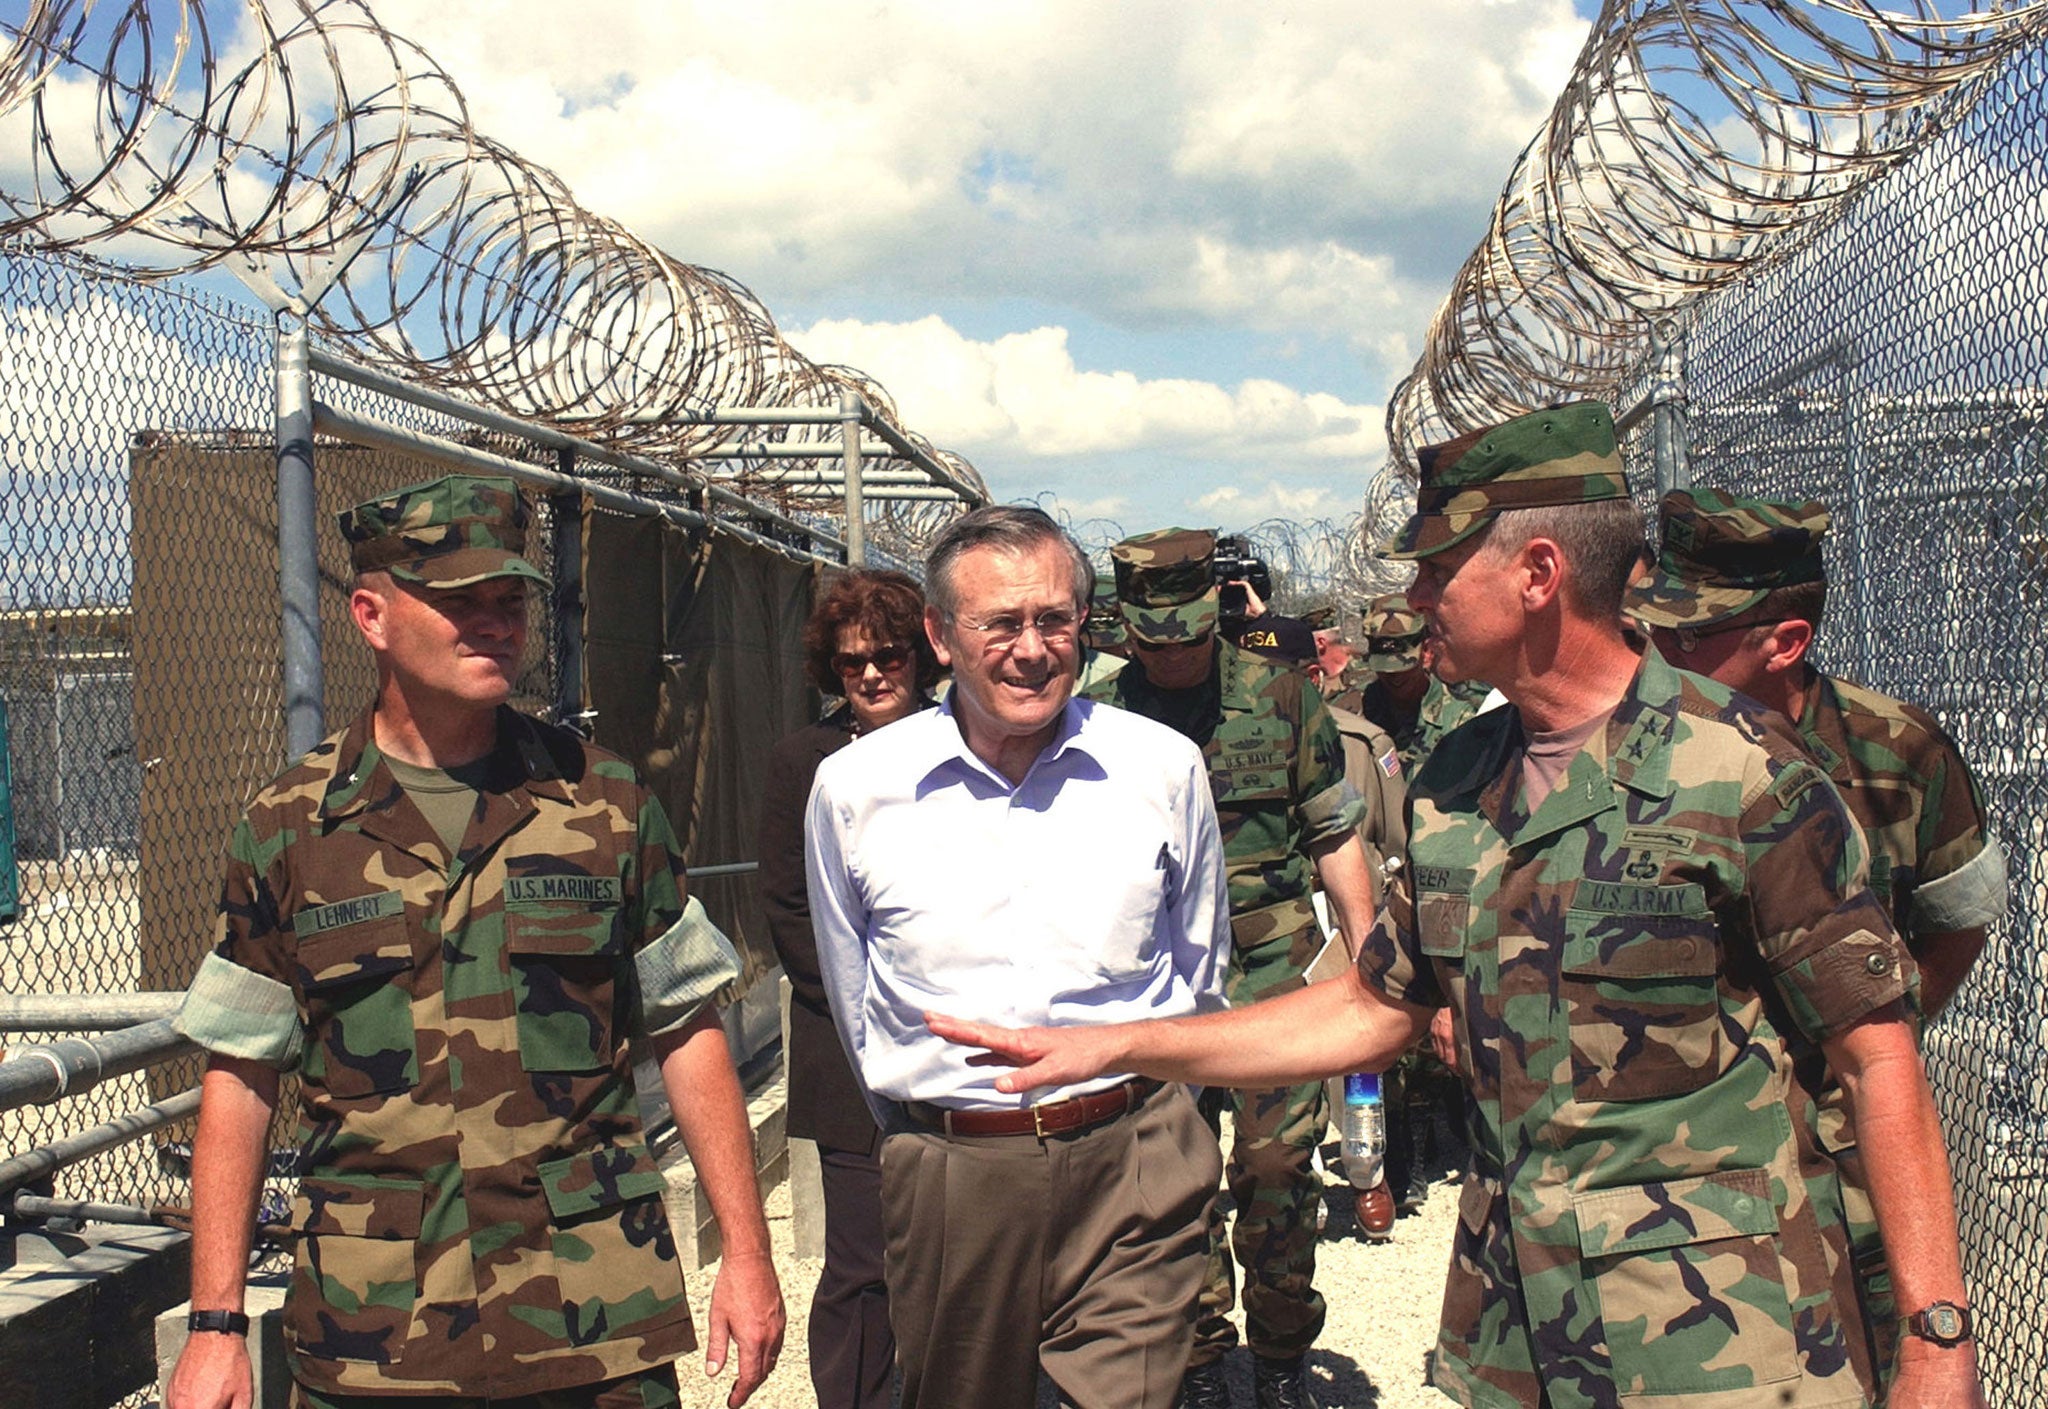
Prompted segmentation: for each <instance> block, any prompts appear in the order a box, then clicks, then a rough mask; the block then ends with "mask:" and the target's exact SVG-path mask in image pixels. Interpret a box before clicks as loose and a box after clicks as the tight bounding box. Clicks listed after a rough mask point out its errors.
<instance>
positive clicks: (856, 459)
mask: <svg viewBox="0 0 2048 1409" xmlns="http://www.w3.org/2000/svg"><path fill="white" fill-rule="evenodd" d="M861 410H862V404H861V399H860V397H859V396H857V395H856V394H855V393H853V392H851V391H842V392H840V393H839V443H840V445H841V446H842V447H843V449H844V463H845V466H846V564H847V566H848V567H856V568H859V567H866V566H867V563H868V529H867V523H866V518H865V511H864V510H863V509H862V507H861V489H862V485H861V482H860V470H861V465H860V419H861Z"/></svg>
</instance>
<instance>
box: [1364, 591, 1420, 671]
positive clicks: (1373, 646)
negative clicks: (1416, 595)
mask: <svg viewBox="0 0 2048 1409" xmlns="http://www.w3.org/2000/svg"><path fill="white" fill-rule="evenodd" d="M1359 624H1360V627H1361V628H1362V629H1363V631H1364V632H1365V663H1366V664H1367V665H1368V666H1370V667H1371V668H1372V670H1373V671H1374V673H1375V674H1379V675H1399V674H1401V673H1402V672H1403V671H1407V670H1419V669H1421V668H1422V636H1423V632H1424V631H1425V630H1426V629H1427V623H1425V622H1424V621H1423V619H1422V613H1421V612H1419V611H1417V610H1415V608H1413V607H1411V606H1409V605H1408V598H1407V596H1406V594H1404V593H1400V592H1389V593H1387V594H1386V595H1385V596H1383V597H1375V598H1373V599H1372V602H1371V604H1370V605H1369V606H1367V607H1366V609H1365V614H1364V616H1363V617H1361V618H1360V622H1359Z"/></svg>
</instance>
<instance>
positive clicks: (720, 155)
mask: <svg viewBox="0 0 2048 1409" xmlns="http://www.w3.org/2000/svg"><path fill="white" fill-rule="evenodd" d="M1582 8H1584V9H1585V10H1586V11H1587V13H1588V14H1590V12H1591V7H1590V6H1586V7H1582ZM374 9H375V11H376V13H377V15H378V16H379V18H380V19H382V20H383V21H384V23H385V24H386V25H387V26H389V27H390V28H392V29H394V30H396V31H398V32H399V33H401V34H404V35H406V36H408V37H410V38H412V39H414V40H415V41H417V42H418V43H420V44H421V45H422V46H423V47H424V48H425V49H426V50H427V52H429V53H431V54H432V55H434V56H435V57H436V59H438V60H439V62H440V63H441V64H442V66H443V67H444V68H445V69H446V70H447V71H448V72H449V73H450V74H451V75H452V76H453V77H454V78H455V80H456V82H457V83H458V84H459V85H460V86H461V87H462V89H463V91H464V93H465V94H466V96H467V97H468V99H469V102H470V106H471V114H472V118H473V120H474V122H475V123H476V125H477V126H478V128H480V129H481V130H482V131H484V132H486V133H489V134H491V135H492V136H494V137H496V138H498V139H499V140H501V141H503V142H505V143H507V144H508V145H510V146H511V147H513V148H514V149H516V150H518V151H520V152H522V153H523V154H525V155H526V156H528V157H530V158H531V159H533V160H536V161H539V162H541V163H542V164H544V165H547V166H550V167H552V168H553V169H554V170H555V171H556V172H558V173H559V174H560V175H561V176H562V177H563V178H564V179H565V180H566V181H567V182H568V183H569V185H570V187H571V188H572V189H573V190H574V191H575V193H576V195H577V198H578V199H579V200H580V201H581V202H582V203H583V204H584V205H586V206H587V207H589V208H591V209H593V210H596V211H599V212H602V213H603V214H606V215H609V216H611V217H614V218H616V219H619V220H621V221H623V222H624V223H625V224H627V225H629V226H631V227H632V228H634V229H635V230H637V231H639V232H640V233H641V234H642V235H644V236H646V237H648V238H650V239H652V240H653V241H654V242H655V243H657V244H659V245H660V246H661V247H662V248H664V249H666V250H668V251H669V252H671V253H672V254H675V255H677V256H679V257H681V258H683V259H686V260H688V261H690V262H692V263H698V264H706V265H710V266H712V267H715V268H718V269H722V270H724V271H726V272H727V273H729V274H731V275H733V276H734V277H735V278H737V279H739V280H740V281H741V282H742V283H745V284H746V285H748V286H749V287H750V288H752V289H753V290H754V292H755V293H756V294H757V295H758V296H759V297H760V298H761V299H762V301H763V302H765V303H766V304H767V306H768V308H769V310H770V311H771V312H772V313H773V314H774V315H775V318H776V320H777V322H778V323H779V324H780V325H781V326H782V328H783V329H784V331H785V333H786V335H787V336H788V337H789V338H790V340H791V341H792V342H793V343H794V344H795V345H796V346H797V347H799V348H800V349H802V350H803V351H804V352H805V353H806V354H807V355H810V356H812V357H813V358H816V359H818V360H822V361H831V362H846V363H850V364H852V365H855V366H858V367H861V368H863V369H864V370H866V371H867V372H869V373H871V374H872V375H874V376H875V377H877V378H879V379H880V380H881V381H882V382H883V384H884V385H885V386H887V387H888V388H889V390H890V392H891V393H892V394H893V395H894V396H895V398H896V400H897V403H898V405H899V407H900V408H901V411H902V413H903V416H904V419H905V420H906V421H907V422H909V423H910V425H911V426H912V427H913V428H914V429H916V430H918V431H920V432H921V433H923V434H924V435H926V436H929V437H930V438H931V439H932V440H933V441H934V442H936V443H937V444H939V445H942V446H945V447H947V448H949V449H953V450H957V451H959V452H960V453H962V454H964V455H966V456H967V457H968V458H969V459H970V460H972V461H973V462H974V464H975V465H976V466H977V468H979V469H980V470H981V472H982V473H983V475H984V476H986V478H987V479H988V481H989V484H990V486H991V488H992V489H993V490H994V491H995V493H996V494H997V496H998V497H1000V498H1005V499H1009V498H1021V497H1026V496H1031V495H1034V494H1038V493H1040V492H1042V491H1046V490H1050V491H1052V493H1054V494H1055V495H1057V497H1058V499H1059V501H1060V503H1061V505H1062V506H1064V507H1065V508H1066V510H1067V511H1068V512H1069V513H1070V514H1072V515H1073V516H1074V517H1075V519H1077V520H1085V519H1088V518H1092V517H1106V518H1110V519H1115V520H1117V521H1119V522H1121V523H1123V524H1125V525H1126V526H1127V527H1128V528H1130V529H1131V530H1132V531H1136V530H1138V529H1141V528H1147V527H1153V526H1157V525H1158V524H1160V523H1163V522H1167V521H1181V522H1205V523H1214V524H1218V525H1220V526H1222V527H1224V528H1226V529H1227V528H1229V527H1231V526H1233V525H1240V526H1241V525H1242V524H1245V523H1249V522H1252V521H1254V520H1256V519H1259V518H1263V517H1266V516H1268V515H1269V514H1285V515H1288V516H1292V517H1318V516H1340V517H1341V516H1348V515H1349V514H1351V513H1352V512H1354V511H1355V510H1356V508H1357V505H1358V502H1359V496H1360V494H1361V492H1362V489H1363V485H1364V482H1365V479H1366V477H1367V476H1368V475H1369V474H1370V473H1371V472H1372V471H1373V470H1374V469H1376V468H1377V467H1378V465H1379V463H1380V460H1381V458H1382V451H1383V444H1384V432H1383V407H1384V404H1385V401H1386V397H1387V395H1388V393H1389V392H1390V391H1391V390H1392V388H1393V386H1394V385H1395V383H1396V382H1397V381H1399V379H1400V377H1401V376H1402V375H1403V374H1404V373H1405V372H1406V371H1407V370H1408V368H1409V367H1410V366H1411V365H1412V364H1413V362H1414V357H1415V353H1416V349H1417V347H1418V346H1419V343H1420V340H1421V336H1422V333H1423V331H1424V329H1426V327H1427V326H1428V321H1429V316H1430V314H1431V312H1432V311H1433V310H1434V309H1435V307H1436V305H1437V302H1438V301H1439V299H1440V298H1441V297H1442V294H1443V291H1444V289H1445V287H1446V286H1447V284H1448V281H1449V278H1450V276H1451V274H1452V273H1453V272H1454V271H1455V269H1456V268H1457V266H1458V265H1459V263H1461V262H1462V261H1463V259H1464V257H1465V255H1466V254H1467V253H1468V252H1469V251H1470V250H1471V248H1472V246H1473V244H1474V242H1475V241H1476V240H1477V239H1478V238H1479V236H1480V235H1481V233H1482V232H1483V231H1484V228H1485V223H1486V217H1487V214H1488V212H1489V211H1490V210H1491V209H1492V206H1493V202H1494V199H1495V197H1496V196H1497V194H1498V192H1499V189H1500V184H1501V182H1502V180H1503V179H1504V178H1505V176H1506V175H1507V173H1508V170H1509V168H1510V166H1511V164H1512V162H1513V159H1514V156H1515V153H1516V152H1517V151H1518V150H1519V149H1520V148H1521V146H1522V145H1523V144H1524V143H1525V142H1526V141H1527V140H1528V139H1529V137H1530V136H1531V135H1532V134H1533V133H1534V132H1535V130H1536V128H1537V126H1538V124H1539V123H1540V122H1541V120H1542V118H1543V116H1544V114H1545V113H1546V112H1547V111H1548V109H1549V107H1550V104H1551V103H1552V101H1553V100H1554V98H1555V97H1556V94H1557V92H1558V90H1559V88H1560V87H1561V85H1562V84H1563V82H1564V79H1565V78H1566V76H1567V75H1568V74H1569V72H1570V70H1571V65H1572V60H1573V58H1574V57H1575V56H1576V54H1577V52H1578V50H1579V47H1580V45H1581V44H1582V43H1583V41H1584V38H1585V34H1586V26H1587V18H1586V16H1585V15H1582V14H1580V13H1578V12H1577V11H1575V9H1574V6H1573V5H1572V4H1571V3H1569V0H1406V2H1405V3H1401V2H1399V0H1396V2H1395V3H1388V0H1368V2H1367V3H1360V2H1359V0H1347V2H1346V3H1289V2H1288V0H1273V2H1272V3H1252V0H1220V2H1219V3H1204V0H1107V3H1105V0H1078V2H1075V0H1038V2H1037V3H1026V2H1025V0H993V2H991V3H983V2H982V0H927V2H926V3H903V2H902V0H886V3H879V4H867V5H846V4H818V3H809V2H808V0H804V2H802V3H799V2H798V0H788V3H774V2H773V0H769V3H761V4H755V5H745V6H742V5H734V4H731V3H729V0H710V3H679V2H678V3H662V4H650V3H646V0H582V3H579V4H577V5H574V6H564V5H561V4H560V3H558V0H375V4H374Z"/></svg>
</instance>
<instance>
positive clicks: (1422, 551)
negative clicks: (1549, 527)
mask: <svg viewBox="0 0 2048 1409" xmlns="http://www.w3.org/2000/svg"><path fill="white" fill-rule="evenodd" d="M1416 458H1417V462H1418V463H1419V465H1420V467H1421V471H1422V482H1421V484H1420V485H1419V486H1418V487H1417V489H1416V491H1415V513H1414V514H1413V515H1412V516H1410V518H1409V519H1408V521H1407V522H1406V523H1404V524H1402V525H1401V527H1400V528H1399V529H1398V530H1397V531H1396V532H1395V533H1394V534H1393V536H1392V537H1390V538H1388V539H1387V541H1386V542H1384V543H1382V544H1380V546H1379V553H1380V556H1381V557H1384V558H1426V557H1428V556H1429V555H1430V554H1432V553H1441V552H1442V551H1443V550H1444V549H1446V548H1451V547H1455V546H1456V545H1457V544H1459V543H1462V542H1464V541H1465V540H1466V539H1467V538H1470V537H1471V536H1472V535H1473V534H1475V533H1477V532H1478V531H1479V530H1480V529H1482V528H1484V527H1485V526H1486V525H1487V524H1489V523H1491V522H1492V521H1493V517H1494V515H1495V514H1498V513H1500V512H1501V511H1502V510H1505V509H1537V508H1547V507H1550V506H1553V505H1558V504H1594V503H1598V502H1599V501H1601V500H1603V499H1626V498H1628V476H1627V474H1626V472H1625V471H1624V470H1623V469H1622V464H1621V450H1620V446H1619V444H1618V443H1617V441H1616V440H1615V435H1614V413H1613V412H1611V411H1609V410H1608V409H1607V404H1606V403H1605V402H1601V401H1574V402H1571V403H1569V404H1567V405H1564V406H1553V407H1551V408H1549V409H1548V410H1544V411H1531V412H1530V413H1529V414H1528V415H1526V416H1517V417H1515V419H1513V420H1512V421H1504V422H1502V423H1501V424H1500V425H1497V426H1490V427H1488V428H1486V429H1484V430H1476V431H1468V432H1466V433H1465V434H1464V435H1461V436H1459V437H1458V438H1457V439H1455V440H1450V441H1446V442H1445V443H1444V444H1442V445H1425V446H1424V447H1422V449H1421V450H1420V451H1418V452H1417V456H1416Z"/></svg>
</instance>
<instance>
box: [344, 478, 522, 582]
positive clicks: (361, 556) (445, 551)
mask: <svg viewBox="0 0 2048 1409" xmlns="http://www.w3.org/2000/svg"><path fill="white" fill-rule="evenodd" d="M528 517H529V516H528V512H527V507H526V500H525V498H524V497H523V496H522V495H521V494H520V493H519V486H518V485H516V484H514V483H513V482H512V481H511V480H510V479H506V478H501V477H497V476H485V475H443V476H441V478H439V479H432V480H428V481H426V482H425V483H423V484H409V485H407V486H405V487H404V488H403V489H394V490H392V491H391V492H390V493H388V494H381V495H379V496H377V497H376V498H375V499H366V500H364V501H363V502H362V503H360V504H357V505H355V506H354V507H353V508H350V509H345V510H343V511H342V514H341V535H342V537H344V538H346V539H347V540H348V551H349V562H350V564H351V565H352V566H353V567H354V568H355V570H356V571H357V572H359V573H361V572H388V573H390V574H391V575H392V576H393V577H395V578H397V579H398V580H399V581H401V582H412V583H418V584H419V585H421V586H424V587H442V588H448V587H469V586H472V585H473V584H475V583H478V582H485V581H488V580H490V579H491V578H494V577H523V578H526V579H527V580H528V581H531V582H538V583H541V584H543V585H545V584H546V583H547V580H548V579H547V574H545V573H543V572H542V571H541V570H540V569H539V568H537V567H535V566H534V565H533V564H532V563H530V562H528V561H527V560H526V527H527V522H528Z"/></svg>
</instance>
